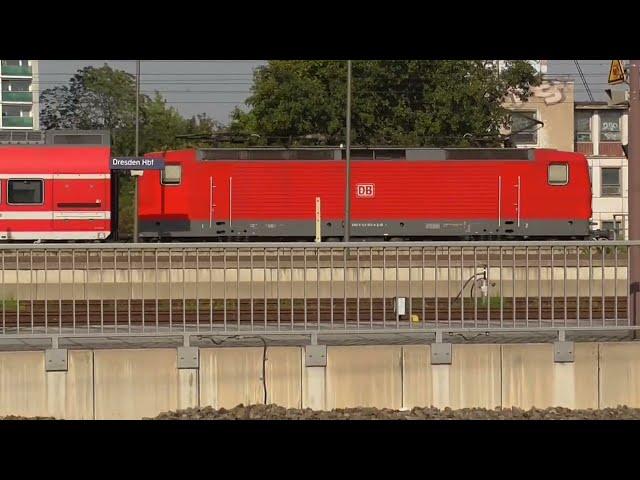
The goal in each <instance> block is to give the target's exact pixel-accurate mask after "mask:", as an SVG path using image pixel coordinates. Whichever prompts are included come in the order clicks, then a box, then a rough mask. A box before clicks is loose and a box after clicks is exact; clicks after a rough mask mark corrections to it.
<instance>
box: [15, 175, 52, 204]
mask: <svg viewBox="0 0 640 480" xmlns="http://www.w3.org/2000/svg"><path fill="white" fill-rule="evenodd" d="M43 191H44V182H43V181H42V180H9V181H8V182H7V203H9V204H12V205H33V204H42V203H43Z"/></svg>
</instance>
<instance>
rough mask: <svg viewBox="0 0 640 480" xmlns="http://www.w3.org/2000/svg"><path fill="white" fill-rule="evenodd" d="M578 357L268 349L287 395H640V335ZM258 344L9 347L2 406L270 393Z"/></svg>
mask: <svg viewBox="0 0 640 480" xmlns="http://www.w3.org/2000/svg"><path fill="white" fill-rule="evenodd" d="M575 347H576V348H575V362H574V363H564V364H561V363H554V361H553V347H552V345H551V344H509V345H462V344H459V345H458V344H456V345H453V361H452V364H451V365H431V363H430V346H428V345H410V346H340V347H338V346H335V347H331V346H330V347H328V348H327V366H326V367H306V366H305V365H304V362H305V355H304V348H301V347H269V348H268V349H267V363H266V378H267V395H268V397H267V401H268V402H269V403H276V404H279V405H282V406H285V407H293V408H301V407H302V408H307V407H308V408H314V409H332V408H348V407H357V406H373V407H379V408H396V409H398V408H405V409H410V408H413V407H416V406H435V407H438V408H444V407H451V408H469V407H484V408H495V407H499V406H502V407H512V406H514V407H519V408H524V409H528V408H531V407H533V406H535V407H538V408H546V407H551V406H563V407H568V408H604V407H615V406H617V405H628V406H630V407H640V342H619V343H613V342H612V343H577V344H576V345H575ZM262 353H263V349H262V348H260V347H258V348H253V347H252V348H244V347H242V348H203V349H200V367H199V369H178V368H177V353H176V350H175V349H168V348H167V349H137V350H96V351H89V350H70V351H69V356H68V359H69V368H68V371H66V372H46V371H45V365H44V352H0V416H6V415H20V416H54V417H56V418H65V419H92V418H95V419H136V418H143V417H153V416H155V415H157V414H159V413H160V412H162V411H167V410H175V409H179V408H187V407H193V406H198V405H201V406H207V405H211V406H213V407H215V408H221V407H225V408H231V407H234V406H235V405H237V404H240V403H243V404H245V405H247V404H252V403H261V402H262V401H263V394H264V391H263V383H262Z"/></svg>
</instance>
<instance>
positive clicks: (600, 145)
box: [574, 102, 629, 239]
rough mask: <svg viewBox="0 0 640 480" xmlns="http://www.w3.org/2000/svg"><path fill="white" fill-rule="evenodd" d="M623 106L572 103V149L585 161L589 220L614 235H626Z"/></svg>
mask: <svg viewBox="0 0 640 480" xmlns="http://www.w3.org/2000/svg"><path fill="white" fill-rule="evenodd" d="M627 122H628V114H627V109H626V107H619V106H616V107H612V106H609V105H607V103H606V102H589V103H587V102H578V103H576V106H575V122H574V131H575V134H574V138H575V151H577V152H581V153H584V154H585V155H586V156H587V160H588V161H589V172H590V174H591V189H592V191H593V203H592V209H593V221H594V222H597V223H598V226H599V227H600V228H602V229H603V230H613V231H614V232H615V234H616V237H617V238H620V239H623V238H628V228H627V221H626V220H627V213H628V211H629V210H628V208H629V207H628V179H627V172H628V170H627V158H626V156H625V154H624V151H623V150H622V145H623V144H626V143H627V138H628V137H627V125H628V123H627Z"/></svg>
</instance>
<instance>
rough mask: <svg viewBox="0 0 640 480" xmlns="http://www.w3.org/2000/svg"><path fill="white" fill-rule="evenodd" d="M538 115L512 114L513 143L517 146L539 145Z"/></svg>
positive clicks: (530, 113)
mask: <svg viewBox="0 0 640 480" xmlns="http://www.w3.org/2000/svg"><path fill="white" fill-rule="evenodd" d="M536 117H537V114H536V112H534V111H530V112H525V111H522V112H520V111H519V112H512V113H511V132H512V133H511V141H512V142H513V143H515V144H528V145H531V144H533V145H536V144H537V143H538V123H537V122H536Z"/></svg>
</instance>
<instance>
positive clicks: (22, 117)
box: [0, 60, 40, 130]
mask: <svg viewBox="0 0 640 480" xmlns="http://www.w3.org/2000/svg"><path fill="white" fill-rule="evenodd" d="M38 84H39V78H38V61H37V60H0V130H38V129H39V128H40V121H39V112H40V104H39V93H40V92H39V88H38Z"/></svg>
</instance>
